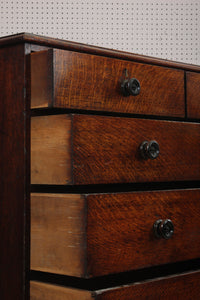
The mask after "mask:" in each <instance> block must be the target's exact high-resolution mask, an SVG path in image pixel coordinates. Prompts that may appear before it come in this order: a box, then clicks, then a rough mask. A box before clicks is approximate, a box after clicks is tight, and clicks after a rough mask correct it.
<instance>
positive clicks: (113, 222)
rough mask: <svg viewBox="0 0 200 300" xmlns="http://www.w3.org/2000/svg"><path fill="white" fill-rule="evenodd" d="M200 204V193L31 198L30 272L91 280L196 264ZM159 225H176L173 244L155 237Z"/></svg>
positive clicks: (38, 195)
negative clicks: (163, 222) (179, 263)
mask: <svg viewBox="0 0 200 300" xmlns="http://www.w3.org/2000/svg"><path fill="white" fill-rule="evenodd" d="M199 198H200V191H199V190H178V191H163V192H135V193H119V194H99V195H98V194H94V195H93V194H91V195H85V197H84V196H81V195H73V194H71V195H66V194H54V195H51V194H49V195H48V194H44V195H43V194H32V197H31V220H32V223H31V236H32V239H31V267H32V269H34V270H39V271H43V272H44V271H46V272H51V273H57V274H65V275H72V276H78V277H88V276H90V277H93V276H102V275H106V274H112V273H118V272H124V271H129V270H134V269H139V268H144V267H149V266H154V265H159V264H166V263H173V262H177V261H182V260H187V259H194V258H198V256H199V251H200V239H199V237H200V231H199V228H200V202H199ZM158 219H171V220H172V222H173V224H174V228H175V229H174V235H173V236H172V238H171V239H169V240H164V239H157V238H156V237H155V236H154V232H153V224H154V222H155V221H156V220H158ZM58 245H59V247H58ZM177 249H178V253H179V255H178V256H177Z"/></svg>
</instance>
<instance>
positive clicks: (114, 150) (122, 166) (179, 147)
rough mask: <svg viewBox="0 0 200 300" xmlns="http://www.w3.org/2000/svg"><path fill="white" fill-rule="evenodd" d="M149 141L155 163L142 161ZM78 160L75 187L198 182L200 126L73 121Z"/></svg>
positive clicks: (93, 118)
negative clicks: (154, 143)
mask: <svg viewBox="0 0 200 300" xmlns="http://www.w3.org/2000/svg"><path fill="white" fill-rule="evenodd" d="M145 140H146V141H150V140H156V141H157V142H158V143H159V145H160V154H159V156H158V157H157V158H156V159H155V160H144V159H142V158H141V156H140V152H139V146H140V144H141V143H142V142H143V141H145ZM73 158H74V170H73V172H74V182H75V183H76V184H95V183H127V182H147V181H148V182H156V181H174V180H175V181H176V180H199V179H200V124H195V123H182V122H169V121H155V120H142V119H131V118H118V117H103V116H83V115H74V117H73Z"/></svg>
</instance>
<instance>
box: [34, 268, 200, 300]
mask: <svg viewBox="0 0 200 300" xmlns="http://www.w3.org/2000/svg"><path fill="white" fill-rule="evenodd" d="M30 286H31V297H30V299H31V300H80V299H81V300H90V299H91V300H92V299H94V300H113V299H117V300H119V299H120V300H121V299H122V300H133V299H153V300H160V299H164V300H169V299H186V300H191V299H194V300H198V299H199V297H200V273H199V272H191V273H185V274H181V275H177V276H171V277H167V278H161V279H156V280H149V281H146V282H137V283H135V284H129V285H127V286H125V287H116V288H111V289H105V290H99V291H93V292H90V291H83V290H78V289H73V288H67V287H63V286H58V285H53V284H47V283H41V282H37V281H31V284H30Z"/></svg>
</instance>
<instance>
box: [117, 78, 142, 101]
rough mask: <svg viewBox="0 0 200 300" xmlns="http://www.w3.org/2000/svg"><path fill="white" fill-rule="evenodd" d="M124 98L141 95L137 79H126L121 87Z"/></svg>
mask: <svg viewBox="0 0 200 300" xmlns="http://www.w3.org/2000/svg"><path fill="white" fill-rule="evenodd" d="M121 88H122V93H123V95H124V96H126V97H127V96H130V95H132V96H137V95H139V93H140V83H139V81H138V80H137V79H136V78H131V79H126V80H124V81H123V82H122V85H121Z"/></svg>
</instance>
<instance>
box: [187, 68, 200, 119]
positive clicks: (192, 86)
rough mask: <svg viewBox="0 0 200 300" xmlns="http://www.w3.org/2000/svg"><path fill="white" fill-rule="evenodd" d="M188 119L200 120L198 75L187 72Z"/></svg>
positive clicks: (199, 80) (199, 84)
mask: <svg viewBox="0 0 200 300" xmlns="http://www.w3.org/2000/svg"><path fill="white" fill-rule="evenodd" d="M186 76H187V77H186V78H187V112H188V118H195V119H199V118H200V73H194V72H187V73H186Z"/></svg>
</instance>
